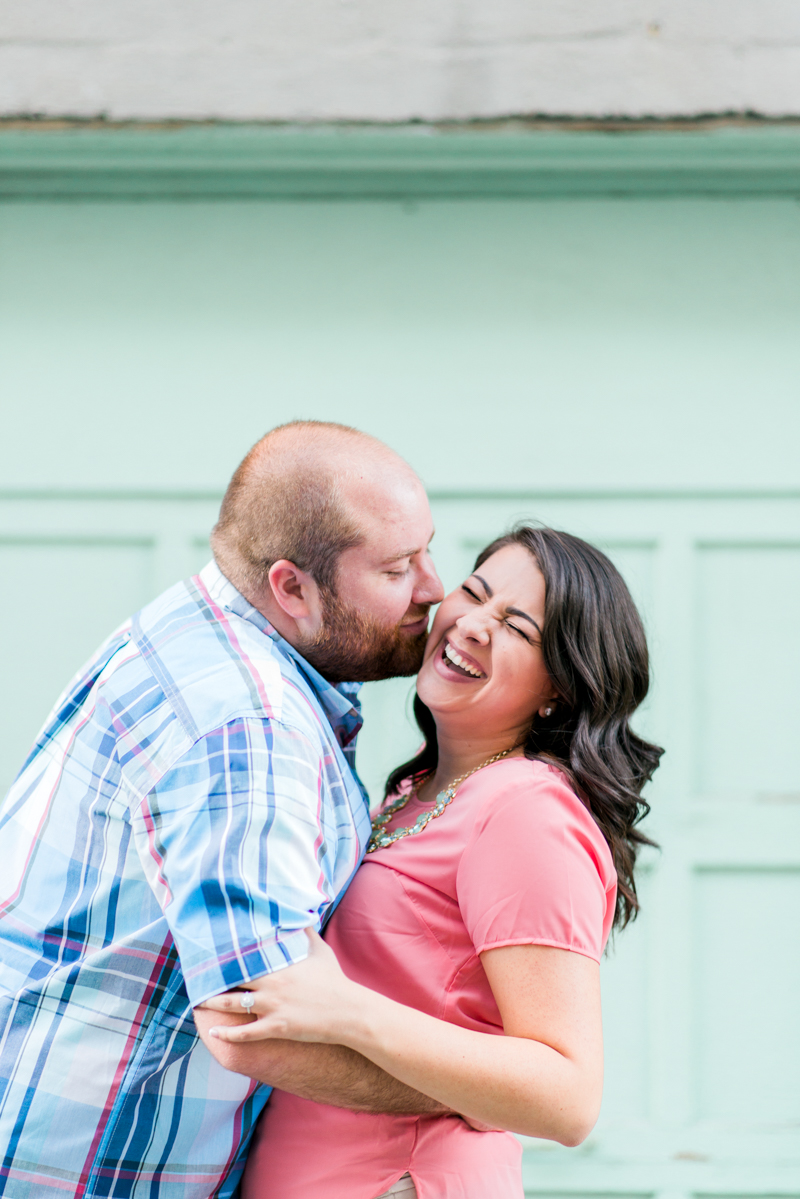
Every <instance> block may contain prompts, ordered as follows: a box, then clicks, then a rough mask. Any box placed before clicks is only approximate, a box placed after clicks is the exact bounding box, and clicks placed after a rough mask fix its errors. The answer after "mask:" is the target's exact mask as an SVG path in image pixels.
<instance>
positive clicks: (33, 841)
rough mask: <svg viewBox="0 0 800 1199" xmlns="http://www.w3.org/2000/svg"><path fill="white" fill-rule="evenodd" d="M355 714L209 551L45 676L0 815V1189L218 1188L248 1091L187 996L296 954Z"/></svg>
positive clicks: (344, 849)
mask: <svg viewBox="0 0 800 1199" xmlns="http://www.w3.org/2000/svg"><path fill="white" fill-rule="evenodd" d="M65 635H68V630H65ZM360 725H361V717H360V710H359V707H358V700H357V688H356V687H355V686H351V685H349V684H342V685H341V686H339V687H333V686H331V685H329V684H328V683H326V682H325V681H324V680H323V679H322V678H321V677H320V676H319V675H318V674H317V673H316V671H314V670H313V669H312V668H311V667H309V666H308V664H307V663H305V662H304V661H303V659H302V658H301V657H300V656H299V655H298V654H296V653H295V652H294V650H292V648H291V647H290V646H288V645H287V644H286V642H285V641H283V639H282V638H281V637H279V636H278V634H277V633H276V632H275V630H274V629H272V627H271V626H270V625H269V624H268V622H267V621H266V620H265V619H264V618H263V617H262V616H261V615H260V614H259V613H258V612H257V611H256V610H255V609H253V608H252V607H251V606H250V605H249V604H248V603H247V601H246V600H244V599H243V597H242V596H241V595H240V594H239V592H238V591H237V590H236V589H235V588H234V587H233V586H232V584H231V583H229V582H228V580H227V579H225V577H224V576H223V575H222V574H221V573H220V571H219V570H218V569H217V567H216V566H215V565H213V564H212V565H209V566H207V567H206V568H205V570H204V571H202V573H201V574H200V575H198V576H196V577H195V578H193V579H191V580H190V581H188V582H186V583H181V584H179V585H177V586H176V587H173V588H171V589H170V590H169V591H168V592H166V593H165V594H164V595H163V596H161V597H160V598H159V599H157V600H156V601H154V602H153V603H152V604H150V605H149V606H148V607H147V608H145V609H144V610H143V611H142V612H140V613H139V614H138V616H136V617H134V618H133V620H132V621H130V622H128V623H127V624H126V625H124V626H123V627H122V628H121V629H120V630H119V631H118V632H117V633H115V634H114V635H113V636H112V637H111V638H110V639H109V641H108V642H106V644H105V645H104V646H103V647H102V648H101V650H100V651H99V652H98V654H97V655H96V656H95V658H94V659H93V660H92V662H91V663H90V664H89V666H88V667H87V668H86V670H85V671H84V672H82V674H81V675H80V676H79V677H78V678H77V679H76V680H75V682H74V683H73V684H72V686H71V687H70V688H69V689H68V691H67V692H66V693H65V695H64V696H63V697H62V699H61V700H60V701H59V703H58V705H57V706H56V708H55V710H54V712H53V714H52V715H51V716H50V718H49V719H48V722H47V724H46V725H45V727H44V729H43V731H42V733H41V735H40V737H39V739H38V741H37V743H36V745H35V746H34V748H33V750H32V751H31V754H30V756H29V758H28V760H27V762H26V763H25V765H24V767H23V769H22V771H21V773H20V775H19V777H18V778H17V780H16V782H15V784H14V786H13V787H12V789H11V791H10V792H9V794H8V796H7V797H6V799H5V801H4V802H3V804H2V807H0V1196H6V1197H9V1199H36V1197H39V1196H44V1195H52V1196H56V1195H59V1196H72V1195H81V1196H83V1195H86V1196H90V1195H91V1196H135V1197H137V1199H140V1197H144V1196H147V1197H148V1199H156V1197H158V1199H189V1197H191V1199H208V1197H209V1196H211V1195H215V1196H217V1195H218V1196H229V1195H232V1194H233V1192H234V1190H235V1188H236V1184H237V1182H238V1178H239V1175H240V1173H241V1168H242V1164H243V1158H244V1152H245V1148H246V1145H247V1140H248V1137H249V1134H250V1131H251V1129H252V1127H253V1124H254V1122H255V1120H256V1118H257V1116H258V1114H259V1112H260V1111H261V1109H262V1108H263V1105H264V1103H265V1101H266V1098H267V1096H268V1094H269V1092H268V1089H267V1088H265V1087H261V1086H258V1085H256V1084H255V1083H252V1082H251V1081H250V1080H249V1079H246V1078H244V1077H243V1076H241V1075H237V1074H231V1073H229V1072H227V1071H226V1070H223V1069H222V1067H221V1066H219V1065H218V1064H217V1063H216V1061H215V1060H214V1058H213V1057H212V1056H211V1054H209V1052H208V1051H207V1050H206V1049H205V1047H204V1046H203V1044H202V1042H200V1041H199V1039H198V1037H197V1034H196V1031H195V1026H194V1022H193V1019H192V1012H191V1009H192V1007H193V1006H195V1005H197V1004H198V1003H200V1002H202V1000H204V999H206V998H208V997H209V996H211V995H215V994H217V993H219V992H220V991H223V990H227V989H228V988H230V987H235V986H237V985H238V984H240V983H242V982H244V981H245V980H247V979H253V978H257V977H258V976H259V975H261V974H264V973H266V972H269V971H271V970H275V969H277V968H279V967H281V966H285V965H287V963H291V962H297V961H300V960H301V959H302V958H303V957H305V955H306V952H307V947H306V946H307V942H306V937H305V934H304V933H303V932H302V929H303V928H305V927H306V926H307V925H309V924H314V925H317V926H318V925H319V923H320V921H321V920H322V919H324V917H325V916H326V914H328V913H329V911H330V910H331V908H332V906H333V905H334V904H335V902H336V900H337V898H338V897H339V895H340V894H341V893H342V891H343V890H344V888H345V887H346V886H347V884H348V882H349V881H350V879H351V877H352V875H353V873H354V871H355V869H356V867H357V866H358V863H359V861H360V858H361V853H362V850H363V846H364V843H365V840H366V836H367V834H368V831H369V815H368V809H367V802H366V797H365V795H364V793H363V790H362V788H361V786H360V784H359V782H358V779H357V777H356V776H355V774H354V771H353V766H354V762H353V755H354V744H355V737H356V734H357V732H358V729H359V728H360Z"/></svg>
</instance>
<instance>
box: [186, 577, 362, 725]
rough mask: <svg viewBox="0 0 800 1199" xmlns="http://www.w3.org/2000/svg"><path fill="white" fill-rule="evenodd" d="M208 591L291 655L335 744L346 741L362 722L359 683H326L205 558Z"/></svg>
mask: <svg viewBox="0 0 800 1199" xmlns="http://www.w3.org/2000/svg"><path fill="white" fill-rule="evenodd" d="M200 576H201V578H202V580H203V583H204V585H205V586H206V587H207V589H208V592H209V595H211V597H212V599H213V600H214V601H215V602H216V603H218V604H219V605H220V607H221V608H227V609H228V610H229V611H230V612H234V613H235V614H236V615H237V616H241V617H242V618H243V619H244V620H249V621H250V623H251V624H254V625H255V626H256V628H257V629H259V630H260V631H261V632H262V633H264V634H266V636H267V637H269V638H270V639H271V640H272V641H273V642H274V644H275V647H276V649H277V650H278V651H279V652H280V653H282V654H283V655H284V657H286V658H289V659H291V660H292V661H293V662H294V663H295V665H296V666H297V667H298V668H299V669H300V670H301V671H302V673H303V674H304V675H305V677H306V679H307V680H308V683H309V686H310V687H311V689H312V691H313V692H314V694H315V695H316V697H317V699H318V700H319V702H320V704H321V705H322V708H323V710H324V712H325V715H326V716H327V717H328V720H329V721H330V723H331V728H332V729H333V731H334V733H335V734H336V738H337V740H338V742H339V744H340V745H341V746H342V748H344V747H345V746H346V745H349V744H350V742H351V741H352V740H353V738H354V737H355V735H356V733H357V732H358V730H359V729H360V728H361V725H362V724H363V718H362V716H361V701H360V697H359V692H360V691H361V688H362V686H363V683H355V682H353V683H336V684H334V683H329V682H328V680H327V679H324V678H323V677H322V675H321V674H320V673H319V671H318V670H315V669H314V667H313V666H312V665H311V663H310V662H307V661H306V659H305V658H304V657H303V655H302V654H300V653H299V652H298V651H297V650H296V649H295V648H294V646H292V645H290V644H289V642H288V641H287V640H286V638H285V637H282V636H281V635H280V633H279V632H278V630H277V629H276V628H274V626H273V625H271V624H270V622H269V621H268V620H267V618H266V616H264V615H263V613H261V612H259V610H258V608H254V607H253V605H252V604H251V603H250V602H249V600H246V599H245V598H244V596H243V595H242V593H241V592H240V591H237V589H236V588H235V587H234V585H233V583H232V582H231V581H230V579H228V578H226V576H225V575H224V574H223V573H222V571H221V570H220V568H219V567H218V566H217V564H216V562H213V561H212V562H209V563H208V565H207V566H204V567H203V569H202V570H201V572H200Z"/></svg>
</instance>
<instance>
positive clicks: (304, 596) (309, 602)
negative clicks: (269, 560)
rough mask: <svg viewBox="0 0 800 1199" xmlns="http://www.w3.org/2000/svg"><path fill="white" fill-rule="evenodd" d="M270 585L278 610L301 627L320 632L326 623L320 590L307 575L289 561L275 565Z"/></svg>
mask: <svg viewBox="0 0 800 1199" xmlns="http://www.w3.org/2000/svg"><path fill="white" fill-rule="evenodd" d="M268 578H269V585H270V590H271V591H272V595H273V598H274V600H275V602H276V604H278V606H279V607H280V608H281V609H282V610H283V611H284V612H285V613H286V615H287V616H290V617H291V619H292V620H294V621H295V622H296V623H297V624H298V625H302V626H308V625H309V624H310V625H311V626H312V627H314V628H316V627H318V626H319V624H320V623H321V620H322V603H321V600H320V594H319V587H318V586H317V584H316V582H315V581H314V579H313V578H312V577H311V575H310V574H308V573H307V572H306V571H304V570H301V569H300V567H299V566H295V564H294V562H289V561H288V559H286V558H281V559H279V561H277V562H275V563H273V565H272V566H271V567H270V571H269V576H268Z"/></svg>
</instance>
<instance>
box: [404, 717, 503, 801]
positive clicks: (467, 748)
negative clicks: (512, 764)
mask: <svg viewBox="0 0 800 1199" xmlns="http://www.w3.org/2000/svg"><path fill="white" fill-rule="evenodd" d="M437 739H438V742H439V761H438V763H437V766H436V773H435V774H434V775H433V778H431V779H429V780H428V782H427V783H425V784H424V785H423V786H422V787H421V788H420V793H421V796H422V798H426V797H428V796H429V795H430V794H431V793H432V794H434V795H435V794H438V793H439V791H441V790H443V789H444V788H445V787H447V786H449V785H450V784H451V783H452V782H453V781H454V780H455V779H457V778H460V777H461V776H462V775H464V774H467V773H468V772H469V771H471V770H475V768H476V767H478V766H482V765H483V764H484V762H486V761H487V760H488V759H489V758H493V757H494V756H495V754H501V753H503V752H504V751H505V750H511V751H512V752H513V753H516V754H520V753H522V747H521V746H520V747H519V748H517V742H518V741H519V734H518V733H517V732H516V731H514V730H509V731H508V732H501V733H494V734H493V735H489V736H482V737H459V736H448V734H447V733H446V732H442V730H439V729H437ZM507 756H508V757H511V753H509V754H508V755H507Z"/></svg>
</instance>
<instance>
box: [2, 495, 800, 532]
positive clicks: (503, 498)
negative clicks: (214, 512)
mask: <svg viewBox="0 0 800 1199" xmlns="http://www.w3.org/2000/svg"><path fill="white" fill-rule="evenodd" d="M224 490H225V489H224V487H221V488H219V490H216V491H165V490H164V489H163V488H162V489H155V490H153V491H149V490H148V489H147V488H142V490H135V491H134V490H130V489H126V490H122V491H108V490H103V489H101V490H98V491H91V490H87V489H86V488H80V489H78V488H76V489H75V490H71V489H69V488H64V487H59V488H53V489H52V490H43V489H42V490H40V489H31V488H20V489H19V490H15V489H13V488H3V489H2V490H0V504H3V503H19V502H26V503H29V502H32V503H52V502H59V503H60V502H62V501H67V502H85V501H91V502H95V503H97V502H106V501H108V502H110V503H117V502H126V503H137V504H138V503H143V502H146V503H162V502H169V503H217V504H218V503H219V502H220V500H221V499H222V496H223V494H224ZM428 497H429V498H430V499H431V500H435V501H437V502H439V503H447V502H451V501H459V502H461V501H464V500H479V501H485V500H492V501H500V502H502V503H528V502H536V501H538V500H580V501H583V500H591V501H597V502H606V501H608V502H614V501H617V500H642V501H662V500H667V501H670V502H674V503H683V502H686V501H692V500H701V501H704V502H706V501H712V502H713V501H720V502H726V503H727V502H730V501H731V500H737V501H738V500H746V501H750V500H764V501H774V500H800V488H785V487H784V488H776V489H775V490H774V491H769V490H766V489H765V488H757V489H756V488H753V489H748V488H740V489H737V490H735V491H734V490H730V489H725V490H714V489H711V488H709V489H708V490H701V489H699V488H696V487H692V488H687V489H686V490H684V491H682V490H681V489H680V488H669V489H668V488H661V489H658V488H654V489H653V490H651V491H645V490H643V489H641V488H632V489H630V490H627V491H626V490H624V489H622V488H614V489H613V490H611V489H609V490H608V491H603V490H601V489H599V488H587V489H586V490H580V489H578V488H574V487H570V488H565V489H564V490H559V489H558V488H549V489H547V490H541V491H496V490H487V491H481V490H480V489H479V488H473V489H472V490H470V491H461V490H453V491H448V490H440V489H438V488H435V487H434V488H428ZM714 543H715V544H716V542H714ZM759 544H761V543H760V542H759ZM792 544H794V543H792Z"/></svg>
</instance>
